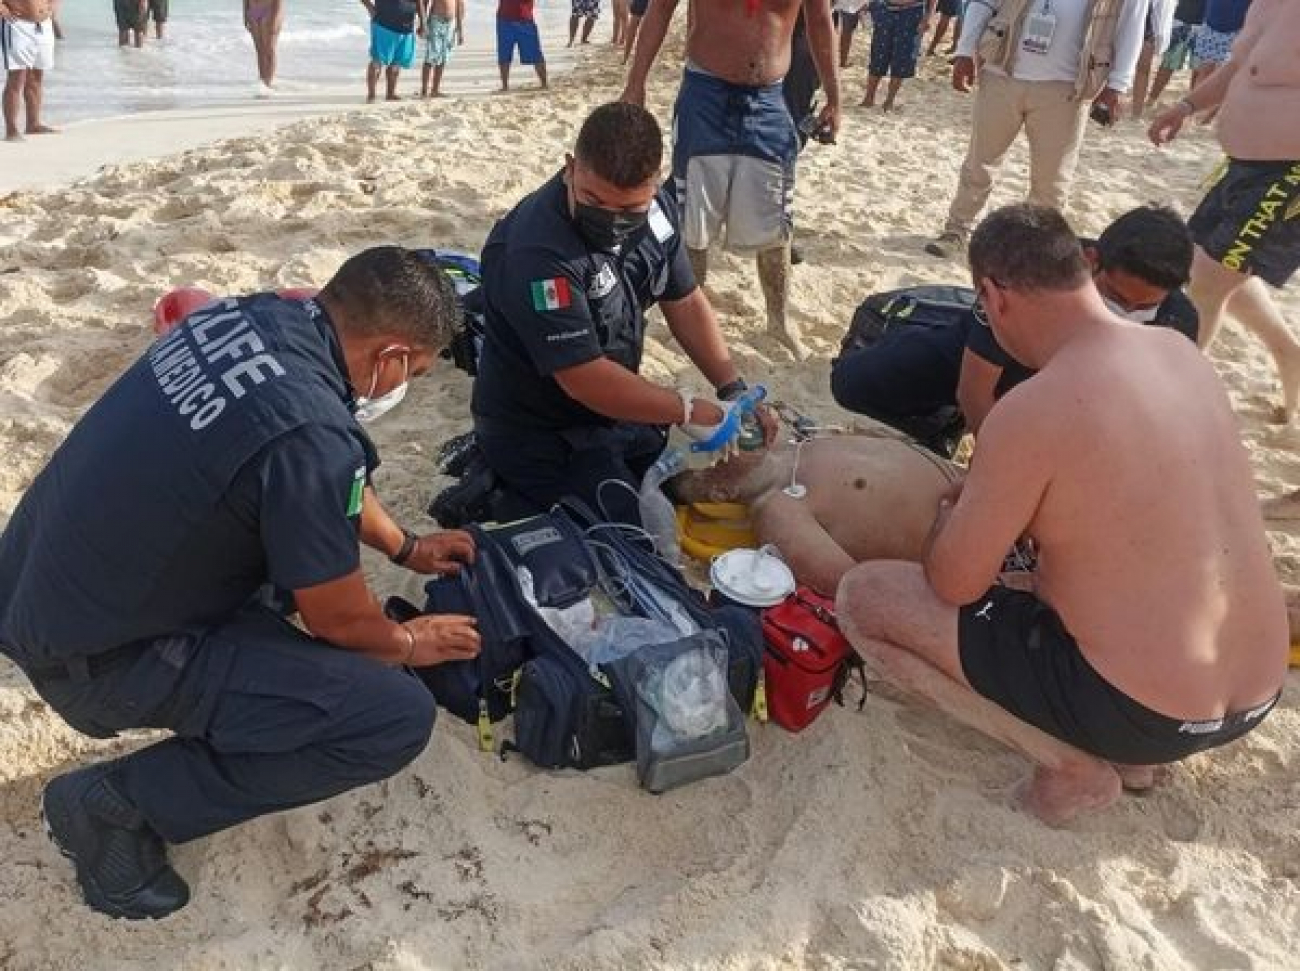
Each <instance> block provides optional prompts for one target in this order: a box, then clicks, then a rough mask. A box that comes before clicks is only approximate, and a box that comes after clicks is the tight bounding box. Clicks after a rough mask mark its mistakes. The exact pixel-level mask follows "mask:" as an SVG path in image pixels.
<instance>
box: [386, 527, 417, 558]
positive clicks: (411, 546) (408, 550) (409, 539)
mask: <svg viewBox="0 0 1300 971" xmlns="http://www.w3.org/2000/svg"><path fill="white" fill-rule="evenodd" d="M419 543H420V537H418V536H416V535H415V534H414V533H413V532H411V531H410V530H409V529H405V528H403V529H402V545H401V546H399V547H398V548H397V552H396V553H394V554H393V555H392V556H390V557H389V558H388V560H389V562H390V563H396V564H397V565H398V566H404V565H405V564H406V561H407V560H409V559H410V558H411V554H412V553H414V552H415V548H416V546H418V545H419Z"/></svg>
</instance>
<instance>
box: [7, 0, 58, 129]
mask: <svg viewBox="0 0 1300 971" xmlns="http://www.w3.org/2000/svg"><path fill="white" fill-rule="evenodd" d="M53 17H54V0H0V70H3V71H4V72H5V83H4V116H5V140H6V141H10V142H18V141H22V138H23V135H24V134H26V135H52V134H54V133H55V132H56V129H54V128H51V127H50V126H49V125H46V124H44V123H42V121H41V101H42V100H43V99H44V96H45V72H46V71H48V70H50V69H51V68H52V67H54V21H53ZM24 109H26V112H27V125H26V127H19V125H18V116H19V114H20V112H22V111H23V110H24Z"/></svg>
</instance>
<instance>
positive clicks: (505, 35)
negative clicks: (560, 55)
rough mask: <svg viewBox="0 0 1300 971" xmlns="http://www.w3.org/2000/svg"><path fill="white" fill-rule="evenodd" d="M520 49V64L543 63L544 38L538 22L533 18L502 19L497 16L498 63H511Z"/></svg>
mask: <svg viewBox="0 0 1300 971" xmlns="http://www.w3.org/2000/svg"><path fill="white" fill-rule="evenodd" d="M515 48H518V49H519V63H520V64H541V63H542V62H544V61H545V60H546V58H545V57H543V56H542V38H541V36H540V35H539V34H538V33H537V24H536V23H534V22H533V21H531V20H502V19H501V18H500V17H498V18H497V63H498V64H509V63H510V62H511V61H513V60H514V56H515Z"/></svg>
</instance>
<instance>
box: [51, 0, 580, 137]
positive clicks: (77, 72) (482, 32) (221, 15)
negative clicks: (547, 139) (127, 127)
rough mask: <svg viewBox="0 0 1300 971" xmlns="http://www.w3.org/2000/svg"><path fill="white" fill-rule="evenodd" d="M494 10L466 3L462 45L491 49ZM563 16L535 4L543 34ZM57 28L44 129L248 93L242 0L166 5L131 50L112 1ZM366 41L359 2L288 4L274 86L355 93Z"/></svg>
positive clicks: (92, 2)
mask: <svg viewBox="0 0 1300 971" xmlns="http://www.w3.org/2000/svg"><path fill="white" fill-rule="evenodd" d="M495 9H496V4H495V0H468V2H467V21H466V34H467V38H466V39H467V42H468V47H469V49H471V50H473V49H478V50H487V49H488V48H489V47H490V46H491V45H492V44H494V42H495V41H494V36H495V35H494V33H493V31H494V26H493V19H494V15H495ZM568 14H569V4H568V3H567V2H565V0H544V2H543V3H539V4H538V20H539V23H541V24H542V27H543V29H548V28H554V26H556V25H557V24H558V23H559V22H561V21H564V22H567V19H568ZM59 22H60V24H61V25H62V27H63V31H64V35H65V39H64V40H63V41H60V42H59V44H58V46H57V54H56V65H55V69H54V70H53V71H52V72H50V74H49V75H47V78H46V109H45V116H46V118H47V119H48V120H49V121H50V122H51V123H52V124H55V125H58V124H65V123H68V122H73V121H85V120H88V119H92V118H106V117H114V116H117V115H124V114H132V113H135V112H140V111H165V110H168V109H173V108H199V107H204V106H209V105H222V104H229V103H231V102H239V101H246V100H248V99H250V98H251V97H252V95H253V92H254V90H255V88H256V82H257V62H256V59H255V57H254V54H253V42H252V41H251V40H250V39H249V36H248V32H247V31H246V30H245V29H244V23H243V5H242V2H241V0H171V10H170V19H169V20H168V23H167V26H166V29H165V38H164V40H163V41H162V42H161V43H160V42H158V41H155V40H154V39H153V38H152V36H150V38H149V39H147V40H146V42H145V46H144V47H143V48H142V49H139V50H137V49H135V48H125V49H121V48H119V47H118V46H117V24H116V21H115V19H114V17H113V3H112V0H61V3H60V4H59ZM369 37H370V34H369V20H368V18H367V16H366V11H365V8H364V7H362V5H361V3H360V2H359V0H287V15H286V18H285V24H284V29H283V30H282V31H281V33H280V44H279V53H280V66H279V78H278V79H279V82H280V83H281V84H282V85H283V87H284V89H285V91H286V93H292V95H293V96H294V97H295V98H302V97H307V98H310V97H311V95H312V93H313V92H320V93H322V94H324V93H326V92H333V93H337V92H338V91H339V90H340V89H342V88H345V87H349V86H355V87H356V89H357V91H358V92H360V91H361V90H362V84H363V82H362V78H363V75H364V72H365V63H366V54H367V50H368V48H369ZM409 84H410V82H409V80H407V81H405V82H404V87H405V88H407V89H408V90H409Z"/></svg>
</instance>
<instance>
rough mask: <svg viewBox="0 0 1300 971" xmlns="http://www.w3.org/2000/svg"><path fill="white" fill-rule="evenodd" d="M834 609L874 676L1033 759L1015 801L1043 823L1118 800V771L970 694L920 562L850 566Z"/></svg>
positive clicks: (953, 625)
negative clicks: (1029, 777) (1028, 781)
mask: <svg viewBox="0 0 1300 971" xmlns="http://www.w3.org/2000/svg"><path fill="white" fill-rule="evenodd" d="M835 612H836V615H837V616H838V618H839V623H840V628H841V630H842V631H843V632H844V636H845V637H847V638H848V639H849V642H850V643H851V644H852V645H853V647H854V649H855V650H856V651H857V652H858V653H859V654H860V655H861V656H862V658H863V660H864V661H866V662H867V663H868V664H869V665H870V666H871V667H872V668H873V669H874V670H875V671H876V673H877V674H879V675H880V676H881V677H882V678H884V679H885V680H886V681H888V682H889V683H890V684H893V685H895V686H897V687H899V688H901V689H903V690H904V691H907V692H909V693H912V694H915V695H918V696H920V697H921V698H924V699H925V700H927V701H929V702H930V703H931V704H933V705H934V706H936V707H937V708H939V709H941V710H942V711H944V712H946V713H947V714H949V715H951V716H952V717H954V718H956V719H957V720H958V721H961V722H963V723H964V724H966V725H969V726H970V727H972V728H975V729H977V730H978V731H980V732H983V733H984V734H985V735H988V736H989V737H990V738H994V739H997V740H998V741H1000V742H1002V743H1003V744H1005V745H1008V746H1010V747H1011V748H1014V749H1015V750H1017V751H1019V752H1021V753H1022V754H1024V755H1025V756H1027V757H1028V758H1029V759H1031V760H1032V761H1033V762H1035V763H1036V764H1037V768H1036V770H1035V772H1034V777H1033V781H1032V783H1031V784H1030V785H1029V787H1028V788H1027V790H1026V791H1025V793H1024V795H1023V805H1024V807H1025V808H1026V809H1027V810H1029V811H1030V812H1032V813H1033V814H1034V815H1035V816H1037V817H1038V818H1039V819H1041V820H1043V822H1045V823H1047V824H1048V825H1049V826H1061V825H1064V824H1065V823H1067V822H1069V821H1070V820H1071V819H1073V818H1074V817H1075V816H1077V815H1078V814H1079V813H1081V812H1085V811H1088V810H1092V809H1102V808H1104V807H1106V806H1108V805H1110V804H1111V803H1113V802H1114V801H1115V800H1116V799H1117V798H1119V795H1120V792H1121V780H1120V776H1119V773H1118V772H1117V771H1116V770H1115V768H1114V767H1113V766H1111V765H1110V764H1109V763H1107V762H1103V761H1101V760H1100V759H1095V758H1093V757H1092V756H1091V755H1088V754H1087V753H1085V752H1082V751H1080V750H1079V749H1076V748H1074V747H1073V746H1071V745H1067V744H1066V743H1064V742H1062V741H1060V740H1059V739H1055V738H1053V737H1051V736H1050V735H1048V734H1046V733H1045V732H1042V731H1040V730H1039V729H1037V728H1035V727H1034V726H1032V725H1029V724H1026V723H1025V722H1022V721H1020V719H1018V718H1016V717H1015V716H1013V715H1012V714H1011V713H1010V712H1008V711H1006V710H1004V709H1003V708H1001V707H1000V706H998V705H996V704H994V703H993V702H991V701H989V700H988V699H987V698H984V697H982V696H981V695H978V694H976V693H975V691H974V690H973V689H972V688H971V687H970V684H969V682H967V681H966V676H965V674H964V673H963V672H962V667H961V658H960V655H959V652H958V647H957V608H956V607H953V606H952V605H951V604H947V603H944V602H943V601H942V600H940V599H939V598H938V596H937V595H936V594H935V593H934V591H933V590H932V589H931V588H930V585H929V583H927V582H926V579H925V575H924V573H923V572H922V568H921V566H920V564H917V563H903V562H901V561H897V560H876V561H873V562H869V563H863V564H860V565H859V566H856V567H854V568H853V569H852V570H850V571H849V573H848V574H847V575H846V576H845V577H844V579H843V580H842V581H841V582H840V587H839V593H838V594H837V596H836V611H835Z"/></svg>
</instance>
